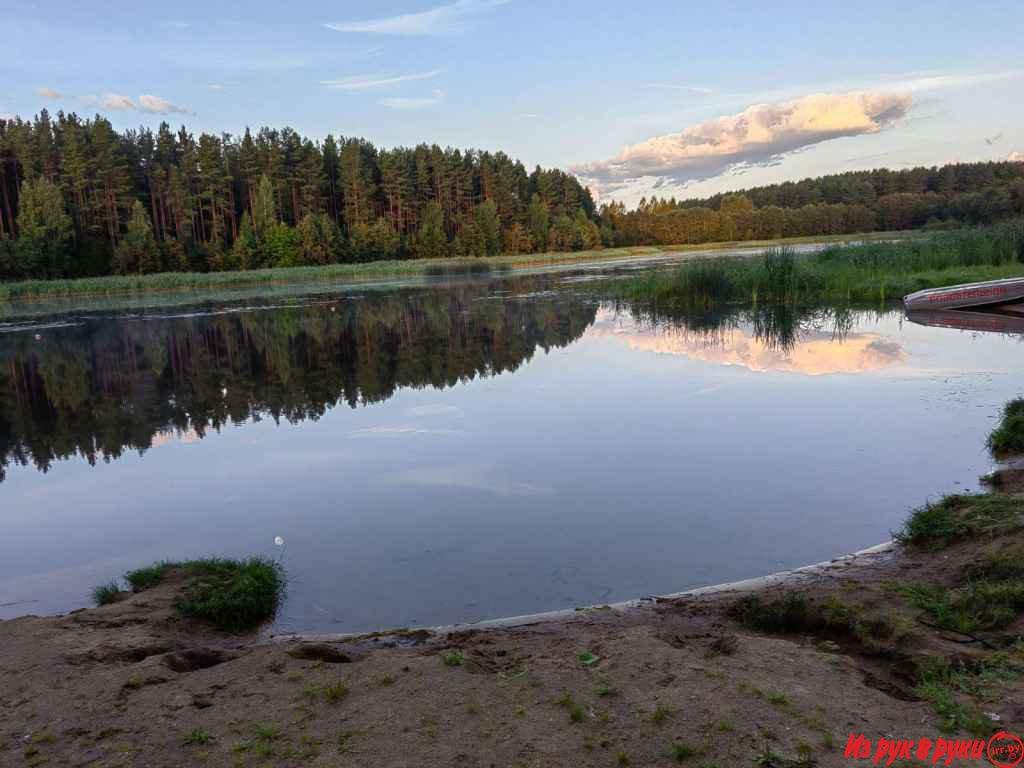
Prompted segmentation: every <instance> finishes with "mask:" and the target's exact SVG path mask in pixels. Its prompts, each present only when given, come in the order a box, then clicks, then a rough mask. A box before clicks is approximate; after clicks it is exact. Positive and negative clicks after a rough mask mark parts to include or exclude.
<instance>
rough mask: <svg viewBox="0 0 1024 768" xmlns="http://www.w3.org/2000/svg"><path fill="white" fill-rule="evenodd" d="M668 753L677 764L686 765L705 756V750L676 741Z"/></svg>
mask: <svg viewBox="0 0 1024 768" xmlns="http://www.w3.org/2000/svg"><path fill="white" fill-rule="evenodd" d="M668 753H669V755H671V757H672V759H673V760H675V761H676V762H677V763H685V762H686V761H687V760H692V759H693V758H695V757H699V756H700V755H702V754H704V750H702V749H700V748H699V747H695V746H693V745H692V744H687V743H686V742H685V741H676V742H673V743H672V746H670V747H669V750H668Z"/></svg>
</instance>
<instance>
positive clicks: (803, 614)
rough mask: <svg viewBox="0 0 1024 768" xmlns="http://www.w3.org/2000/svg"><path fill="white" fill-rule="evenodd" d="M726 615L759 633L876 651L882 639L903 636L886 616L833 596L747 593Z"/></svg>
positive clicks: (794, 593)
mask: <svg viewBox="0 0 1024 768" xmlns="http://www.w3.org/2000/svg"><path fill="white" fill-rule="evenodd" d="M729 615H730V616H732V617H733V618H735V619H736V620H738V621H739V622H740V623H742V624H744V625H745V626H747V627H750V628H751V629H756V630H758V631H760V632H765V633H768V634H811V635H818V636H825V637H835V638H839V639H844V640H852V641H856V642H857V643H859V644H860V645H861V646H862V647H863V648H864V649H865V650H867V651H879V650H881V649H882V648H883V647H884V644H885V643H886V642H893V643H898V641H899V640H900V639H901V638H902V637H904V636H905V635H903V634H902V633H901V632H899V631H897V629H898V628H897V626H896V624H895V623H894V621H893V619H892V617H890V616H887V615H879V614H873V613H870V612H869V611H867V610H866V609H865V608H864V607H863V606H859V605H851V604H849V603H844V602H843V601H841V600H839V599H838V598H835V597H830V598H828V599H827V600H824V601H821V602H818V601H815V600H812V599H811V598H809V597H808V596H807V595H804V594H801V593H799V592H788V593H786V594H785V595H783V596H782V597H781V598H778V599H775V600H763V599H762V598H761V597H760V596H759V595H748V596H746V597H743V598H741V599H740V600H738V601H737V602H736V603H734V604H733V605H732V606H731V607H730V609H729Z"/></svg>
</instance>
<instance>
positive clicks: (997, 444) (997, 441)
mask: <svg viewBox="0 0 1024 768" xmlns="http://www.w3.org/2000/svg"><path fill="white" fill-rule="evenodd" d="M988 448H989V450H990V451H992V454H993V455H994V456H997V457H1003V456H1014V455H1020V454H1024V398H1018V399H1016V400H1011V401H1010V402H1009V403H1007V404H1006V406H1005V407H1004V408H1003V417H1002V420H1001V421H1000V422H999V426H998V427H996V428H995V429H994V430H993V431H992V434H991V435H989V436H988Z"/></svg>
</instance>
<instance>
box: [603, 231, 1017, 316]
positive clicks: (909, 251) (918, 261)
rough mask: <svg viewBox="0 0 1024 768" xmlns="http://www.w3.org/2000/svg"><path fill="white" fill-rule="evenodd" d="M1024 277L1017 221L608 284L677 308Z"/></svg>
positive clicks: (844, 299) (849, 298) (874, 297)
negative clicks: (982, 227)
mask: <svg viewBox="0 0 1024 768" xmlns="http://www.w3.org/2000/svg"><path fill="white" fill-rule="evenodd" d="M1020 275H1024V227H1022V226H1021V223H1020V222H1019V221H1017V222H1008V223H1006V224H1001V225H998V226H993V227H988V228H984V229H971V230H962V231H959V232H946V233H936V234H932V235H930V236H927V237H919V238H913V239H905V240H899V241H895V242H878V243H860V244H853V245H834V246H830V247H828V248H825V249H823V250H821V251H818V252H817V253H813V254H808V255H797V254H796V253H795V252H794V251H793V249H792V248H789V247H786V246H783V247H773V248H769V249H768V250H767V251H765V252H764V253H763V254H762V255H761V256H759V257H754V258H745V259H715V260H701V261H693V262H689V263H687V264H684V265H683V266H682V267H680V268H679V269H677V270H675V271H672V272H658V273H654V274H650V275H644V276H641V277H637V278H632V279H628V280H623V281H620V282H618V283H617V284H614V285H613V291H614V292H616V293H617V294H618V295H620V296H622V297H624V298H629V299H635V300H644V301H650V302H653V303H656V304H658V305H661V306H671V307H675V308H677V309H689V310H694V309H705V310H706V309H710V308H712V307H716V306H720V305H722V304H727V303H748V302H752V303H755V304H758V303H760V304H789V305H796V304H801V303H803V304H808V303H822V302H825V303H840V304H843V303H871V304H876V305H877V304H879V303H885V302H886V301H891V300H893V299H898V298H900V297H902V296H904V295H906V294H909V293H913V292H914V291H917V290H921V289H923V288H934V287H938V286H942V285H949V284H952V283H965V282H974V281H980V280H991V279H998V278H1005V277H1017V276H1020Z"/></svg>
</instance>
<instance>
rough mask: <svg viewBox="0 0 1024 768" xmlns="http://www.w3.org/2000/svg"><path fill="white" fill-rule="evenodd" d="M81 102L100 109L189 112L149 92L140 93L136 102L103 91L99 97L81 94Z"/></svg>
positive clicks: (164, 113)
mask: <svg viewBox="0 0 1024 768" xmlns="http://www.w3.org/2000/svg"><path fill="white" fill-rule="evenodd" d="M82 102H83V103H85V104H88V105H90V106H94V107H100V108H101V109H115V110H133V111H139V112H152V113H155V114H161V115H166V114H169V113H171V112H183V113H186V114H191V113H189V110H187V109H186V108H185V107H179V106H177V105H176V104H172V103H171V102H169V101H168V100H167V99H164V98H161V97H160V96H153V95H150V94H142V95H141V96H139V100H138V102H136V101H135V100H133V99H132V98H131V97H129V96H124V95H122V94H120V93H105V94H103V96H101V97H99V98H97V97H96V96H83V97H82Z"/></svg>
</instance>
